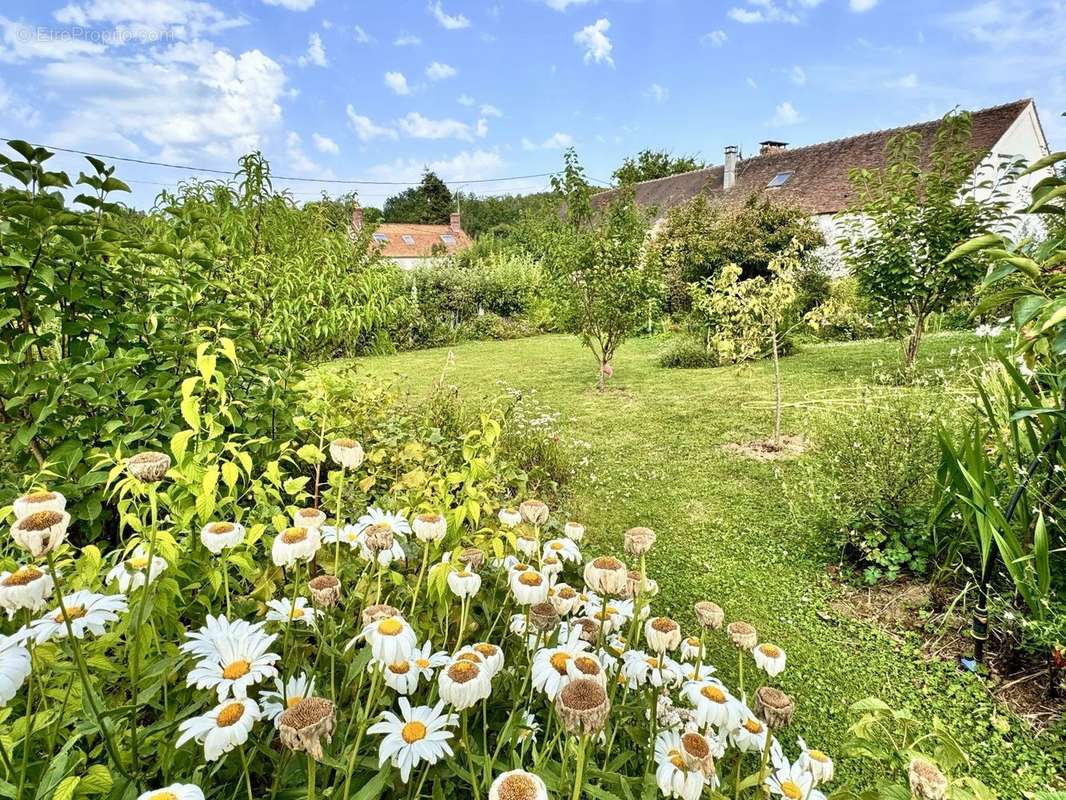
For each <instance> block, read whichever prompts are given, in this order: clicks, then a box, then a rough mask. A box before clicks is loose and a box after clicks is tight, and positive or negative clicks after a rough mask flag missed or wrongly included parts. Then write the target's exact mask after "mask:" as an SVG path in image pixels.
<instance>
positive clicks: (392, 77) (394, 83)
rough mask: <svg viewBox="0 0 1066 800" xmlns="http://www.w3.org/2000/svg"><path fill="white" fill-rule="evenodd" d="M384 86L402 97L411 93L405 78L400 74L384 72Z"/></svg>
mask: <svg viewBox="0 0 1066 800" xmlns="http://www.w3.org/2000/svg"><path fill="white" fill-rule="evenodd" d="M385 85H386V86H388V87H389V88H390V89H392V90H393V91H394V92H396V94H401V95H403V94H410V93H411V87H410V86H408V85H407V78H406V77H405V76H404V74H403V73H402V72H386V73H385Z"/></svg>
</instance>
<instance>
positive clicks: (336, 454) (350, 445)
mask: <svg viewBox="0 0 1066 800" xmlns="http://www.w3.org/2000/svg"><path fill="white" fill-rule="evenodd" d="M329 457H330V458H332V459H333V461H334V462H335V463H336V464H337V465H338V466H340V467H341V468H342V469H357V468H358V467H359V465H360V464H362V463H363V459H364V458H365V457H366V453H364V452H363V448H362V446H361V445H360V444H359V442H357V441H355V439H343V438H342V439H334V440H333V441H332V442H330V443H329Z"/></svg>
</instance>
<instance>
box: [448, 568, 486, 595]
mask: <svg viewBox="0 0 1066 800" xmlns="http://www.w3.org/2000/svg"><path fill="white" fill-rule="evenodd" d="M448 588H449V589H451V590H452V594H454V595H455V596H456V597H458V598H460V599H465V598H467V597H473V596H474V595H475V594H477V593H478V591H479V590H480V589H481V576H480V575H478V574H477V573H476V572H471V571H470V570H466V569H463V570H459V571H458V572H449V573H448Z"/></svg>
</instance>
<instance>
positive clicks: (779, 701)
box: [755, 686, 796, 731]
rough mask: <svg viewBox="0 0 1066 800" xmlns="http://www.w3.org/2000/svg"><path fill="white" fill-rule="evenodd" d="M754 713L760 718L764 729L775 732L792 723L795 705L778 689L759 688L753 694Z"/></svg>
mask: <svg viewBox="0 0 1066 800" xmlns="http://www.w3.org/2000/svg"><path fill="white" fill-rule="evenodd" d="M755 713H756V714H758V715H759V716H760V717H762V719H763V721H764V722H765V723H766V727H768V728H769V729H770V730H772V731H776V730H779V729H781V728H784V727H785V726H786V725H788V724H789V723H790V722H792V716H793V715H794V714H795V713H796V704H795V703H794V702H793V701H792V698H791V697H789V696H788V695H787V694H785V693H784V692H782V691H781V690H780V689H775V688H774V687H773V686H760V687H759V690H758V691H757V692H755Z"/></svg>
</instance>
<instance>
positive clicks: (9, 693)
mask: <svg viewBox="0 0 1066 800" xmlns="http://www.w3.org/2000/svg"><path fill="white" fill-rule="evenodd" d="M24 640H25V637H24V636H19V635H18V634H16V635H14V636H3V635H0V708H3V707H4V706H6V705H7V704H8V703H10V702H11V699H12V698H13V697H14V696H15V695H16V694H18V691H19V688H20V687H21V686H22V684H23V682H24V681H25V680H26V678H28V677H29V674H30V670H31V669H32V664H31V661H30V651H29V648H27V647H26V645H25V641H24Z"/></svg>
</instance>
